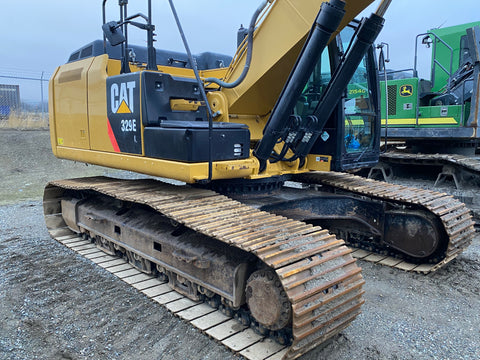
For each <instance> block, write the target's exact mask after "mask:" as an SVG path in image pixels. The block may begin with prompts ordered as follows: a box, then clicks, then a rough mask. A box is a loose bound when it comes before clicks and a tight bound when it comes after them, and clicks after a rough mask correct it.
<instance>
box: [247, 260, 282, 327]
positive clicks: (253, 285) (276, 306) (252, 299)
mask: <svg viewBox="0 0 480 360" xmlns="http://www.w3.org/2000/svg"><path fill="white" fill-rule="evenodd" d="M245 292H246V300H247V304H248V307H249V308H250V312H251V314H252V316H253V317H254V318H255V320H256V321H258V323H259V324H260V325H262V326H264V327H265V328H267V329H269V330H280V329H283V328H284V327H286V326H287V325H289V324H290V322H291V319H292V308H291V306H290V301H289V300H288V297H287V294H286V293H285V290H283V287H282V284H281V283H280V280H279V279H278V277H277V275H276V274H275V273H274V272H273V271H272V270H265V269H263V270H257V271H255V272H254V273H253V274H252V275H250V277H249V278H248V280H247V287H246V290H245Z"/></svg>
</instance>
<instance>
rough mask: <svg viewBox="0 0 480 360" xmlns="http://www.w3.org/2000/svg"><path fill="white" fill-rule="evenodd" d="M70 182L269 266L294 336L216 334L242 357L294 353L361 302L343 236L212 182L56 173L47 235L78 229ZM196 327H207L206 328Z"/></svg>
mask: <svg viewBox="0 0 480 360" xmlns="http://www.w3.org/2000/svg"><path fill="white" fill-rule="evenodd" d="M72 190H73V191H76V192H88V193H90V194H91V193H92V192H93V193H98V194H103V195H106V196H109V197H112V198H115V199H118V200H121V201H124V202H129V203H138V204H143V205H147V206H149V207H150V208H152V209H153V210H154V211H156V212H159V213H161V214H162V215H164V216H166V217H168V218H170V219H171V220H173V221H175V222H177V223H180V224H183V225H184V226H186V227H188V228H190V229H193V230H194V231H196V232H198V233H201V234H204V235H206V236H209V237H210V238H211V239H212V241H220V242H223V243H225V244H228V245H229V246H232V247H237V248H239V249H242V250H243V251H247V252H249V253H250V254H253V255H255V256H256V257H257V258H258V260H259V261H261V262H263V263H264V265H265V266H266V267H268V268H270V269H271V270H272V271H274V272H275V273H276V275H277V276H278V279H279V280H280V283H281V287H282V288H283V290H284V291H285V293H286V296H287V298H288V301H289V307H290V308H291V312H292V322H291V331H292V337H293V339H292V343H291V345H290V346H289V347H285V346H280V345H279V344H275V345H277V346H272V342H271V340H270V339H267V338H265V337H259V338H258V339H256V340H255V341H254V344H250V345H251V346H253V347H254V348H253V347H249V346H250V345H249V346H243V347H239V346H237V345H235V344H236V342H234V341H233V342H232V341H231V340H232V338H231V337H227V338H226V339H218V338H217V339H218V340H219V341H221V342H222V343H223V344H224V345H226V346H227V347H229V348H230V349H231V350H232V351H234V352H239V353H240V354H241V355H243V356H245V357H246V358H251V359H259V358H261V359H266V358H268V359H272V360H273V359H280V358H281V359H295V358H297V357H299V356H301V355H302V354H304V353H305V352H307V351H309V350H311V349H312V348H314V347H316V346H318V345H320V344H321V343H323V342H325V341H326V340H327V339H329V338H331V337H332V336H334V335H335V334H337V333H339V332H340V331H342V330H343V329H344V328H345V327H347V326H348V325H349V324H350V323H351V322H352V321H353V319H354V318H355V317H356V316H357V315H358V314H359V313H360V307H361V305H362V304H363V302H364V300H363V298H362V295H363V293H364V291H363V290H362V286H363V284H364V280H363V278H362V276H361V269H360V268H359V267H358V266H357V265H356V262H355V259H354V258H353V257H352V255H351V250H350V249H348V248H347V247H346V246H345V245H344V242H343V240H339V239H337V238H336V237H335V236H334V235H331V234H329V233H328V231H326V230H323V229H321V228H320V227H318V226H312V225H309V224H306V223H303V222H300V221H295V220H291V219H288V218H285V217H281V216H277V215H273V214H270V213H267V212H264V211H259V210H256V209H254V208H251V207H249V206H246V205H244V204H241V203H240V202H237V201H234V200H232V199H229V198H228V197H225V196H223V195H219V194H217V193H215V192H212V191H209V190H202V189H195V188H191V187H186V186H183V187H178V186H173V185H169V184H164V183H161V182H158V181H154V180H119V179H111V178H105V177H94V178H82V179H70V180H61V181H53V182H50V183H49V184H48V185H47V186H46V188H45V194H44V213H45V221H46V224H47V228H48V230H49V232H50V235H51V236H52V237H53V238H54V239H56V240H58V241H60V242H62V241H63V242H64V241H65V240H64V239H67V241H68V240H69V239H71V238H73V239H75V238H76V237H77V236H78V234H75V233H74V232H73V231H72V230H70V229H69V228H68V227H67V226H66V224H65V222H64V220H63V217H62V209H61V200H62V199H63V198H64V196H65V193H66V192H68V191H72ZM69 237H70V238H69ZM77 239H78V238H77ZM92 246H93V245H92ZM141 275H145V274H141ZM132 276H134V275H132ZM145 276H147V275H145ZM149 280H151V279H149ZM149 280H145V279H144V280H142V282H143V281H149ZM179 296H181V295H180V294H179ZM177 299H178V298H177ZM193 306H197V305H196V304H195V303H193V304H192V309H193ZM167 308H168V305H167ZM184 319H186V320H187V321H190V322H192V324H193V325H195V322H194V321H191V320H189V319H187V318H184ZM197 327H199V326H197ZM199 328H200V329H201V330H203V331H206V333H209V329H210V328H208V327H204V326H202V327H199ZM211 329H213V326H211ZM247 330H251V329H247ZM247 330H245V331H247ZM212 331H213V330H212ZM209 334H210V333H209ZM210 335H211V334H210ZM212 336H213V335H212ZM213 337H214V338H215V336H213ZM229 339H230V340H229ZM232 344H233V345H232ZM249 349H251V350H249ZM259 354H264V355H262V356H261V357H259Z"/></svg>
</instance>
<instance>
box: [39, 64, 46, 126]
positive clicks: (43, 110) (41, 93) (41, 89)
mask: <svg viewBox="0 0 480 360" xmlns="http://www.w3.org/2000/svg"><path fill="white" fill-rule="evenodd" d="M43 73H44V72H43V71H42V76H41V77H40V97H41V98H42V99H41V104H42V121H43V119H44V118H45V104H44V103H43Z"/></svg>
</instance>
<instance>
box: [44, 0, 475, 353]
mask: <svg viewBox="0 0 480 360" xmlns="http://www.w3.org/2000/svg"><path fill="white" fill-rule="evenodd" d="M105 3H106V0H103V20H104V21H103V26H102V29H103V33H104V38H103V41H102V40H96V41H94V42H92V43H90V44H87V45H85V46H84V47H82V48H80V49H79V50H78V51H75V52H73V53H72V55H71V56H70V59H69V60H68V62H67V63H66V64H64V65H61V66H59V67H58V68H57V69H56V71H55V73H54V75H53V76H52V78H51V81H50V85H49V108H50V133H51V145H52V150H53V153H54V154H55V156H57V157H59V158H63V159H70V160H74V161H79V162H85V163H88V164H96V165H101V166H106V167H110V168H116V169H122V170H129V171H132V172H135V173H141V174H146V175H149V176H150V178H148V179H145V178H142V179H134V180H124V179H118V178H107V177H94V178H81V179H69V180H58V181H53V182H51V183H49V184H48V185H47V186H46V188H45V195H44V213H45V219H46V224H47V227H48V229H49V232H50V234H51V236H52V237H54V238H56V239H59V238H61V237H62V236H65V235H66V234H68V233H74V234H81V235H82V236H83V237H84V238H85V239H88V240H90V241H92V242H93V243H95V244H96V245H97V246H98V247H100V248H101V249H103V250H104V251H105V252H107V253H109V254H112V255H113V254H114V255H119V256H121V257H124V258H127V259H128V261H129V262H130V263H131V264H132V265H133V266H135V267H136V268H137V269H139V270H141V271H142V272H144V273H147V274H151V275H152V276H157V277H159V278H161V279H163V280H165V281H168V284H169V285H170V286H171V287H172V288H173V289H175V291H177V292H179V293H181V294H183V295H184V296H186V297H188V298H190V299H192V300H194V301H204V302H206V303H208V304H211V305H212V306H214V307H216V308H218V309H220V310H221V311H223V312H224V313H226V314H229V316H233V317H235V318H237V319H238V320H239V321H240V322H241V323H242V324H243V325H246V326H250V327H251V328H253V329H254V330H255V331H256V332H258V333H260V334H262V335H264V336H267V337H270V338H272V339H274V340H276V341H277V342H278V343H280V344H284V345H285V346H286V348H285V349H284V351H283V352H282V353H281V354H282V356H283V357H284V358H289V359H291V358H297V357H299V356H300V355H302V354H303V353H305V352H307V351H309V350H310V349H312V348H314V347H316V346H318V345H319V344H321V343H323V342H324V341H325V340H327V339H329V338H331V337H332V336H334V335H335V334H337V333H339V332H340V331H342V330H343V329H344V328H345V327H346V326H348V325H349V324H350V323H351V322H352V321H353V319H354V318H355V317H356V316H357V315H358V314H359V313H360V308H361V305H362V303H363V302H364V300H363V299H362V294H363V290H362V286H363V284H364V280H363V278H362V275H361V269H360V268H359V267H358V266H357V264H356V260H355V258H354V257H353V256H352V250H351V249H350V248H348V247H347V246H345V242H344V240H345V241H347V242H348V243H350V244H352V245H354V246H357V247H360V248H362V249H363V250H362V251H365V250H368V251H370V252H373V253H375V254H376V255H375V256H377V258H378V259H380V260H381V261H380V260H378V259H377V261H379V262H380V263H382V264H384V265H388V266H394V267H399V268H404V269H413V268H415V269H416V270H417V271H422V272H429V271H433V270H435V269H436V268H438V267H440V266H442V265H444V264H446V263H447V262H448V261H450V260H451V259H453V258H455V257H456V256H457V255H458V254H459V253H460V252H461V251H463V249H465V247H467V246H468V244H469V243H470V242H471V239H472V236H473V233H474V230H473V222H472V221H471V217H470V215H469V211H468V209H466V208H465V206H464V205H463V204H462V203H460V202H458V201H457V200H454V199H452V198H451V197H448V196H446V195H444V194H441V193H436V192H430V191H427V190H416V189H410V188H407V187H400V186H397V185H391V184H386V183H382V182H377V181H373V180H367V179H364V178H361V177H358V176H355V175H353V174H352V172H353V171H355V170H358V169H361V168H366V167H371V166H373V165H375V164H376V163H377V161H378V158H379V142H380V105H379V104H380V101H379V93H380V91H379V81H378V77H377V73H378V69H377V64H376V59H375V53H374V47H373V46H372V45H373V42H374V41H375V38H376V36H377V35H378V33H379V32H380V31H381V28H382V26H383V22H384V19H383V14H384V12H385V10H386V8H387V7H388V1H383V2H382V3H381V4H380V6H379V8H378V10H377V12H376V13H374V14H372V15H371V16H370V17H367V18H364V19H362V20H361V21H357V20H355V17H356V16H357V15H358V14H359V13H360V12H362V11H363V10H364V9H365V8H366V7H367V6H368V5H369V3H371V1H370V0H356V1H353V0H348V1H342V0H330V1H329V2H328V1H322V0H288V1H287V0H263V1H261V4H260V5H259V7H258V9H257V10H256V11H255V13H254V15H253V17H252V20H251V23H250V25H249V27H248V28H247V29H244V28H241V29H240V30H239V33H238V50H237V52H236V54H235V55H234V57H233V58H231V57H229V56H226V55H222V54H216V53H212V52H206V53H202V54H196V55H194V54H191V51H190V49H189V46H188V42H187V41H186V38H185V35H184V33H183V30H182V27H181V24H180V21H179V17H178V14H177V12H176V10H175V7H174V4H173V1H172V0H169V4H170V6H171V9H172V13H173V15H174V17H175V20H176V22H177V25H178V29H179V31H180V35H181V37H182V40H183V42H184V44H185V53H179V52H172V51H166V50H160V49H156V48H155V47H154V46H153V43H154V37H155V33H154V31H155V26H154V25H153V24H152V11H151V2H150V0H149V1H148V14H147V15H144V14H135V15H129V14H128V8H127V7H128V1H127V0H121V1H119V6H120V19H119V20H118V21H110V22H107V21H106V14H105V12H106V11H105V9H106V4H105ZM131 28H138V29H141V30H144V31H145V32H146V38H147V42H146V43H147V46H146V47H142V46H137V45H132V44H130V43H129V41H128V30H129V29H131ZM158 178H163V181H162V180H161V179H160V180H159V179H158ZM172 180H176V181H172ZM327 229H328V230H327ZM341 239H343V240H341ZM405 264H407V265H408V266H410V264H413V266H411V267H405V266H406V265H405ZM402 266H403V267H402Z"/></svg>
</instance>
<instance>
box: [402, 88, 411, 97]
mask: <svg viewBox="0 0 480 360" xmlns="http://www.w3.org/2000/svg"><path fill="white" fill-rule="evenodd" d="M412 95H413V86H412V85H402V86H400V96H403V97H408V96H412Z"/></svg>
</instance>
